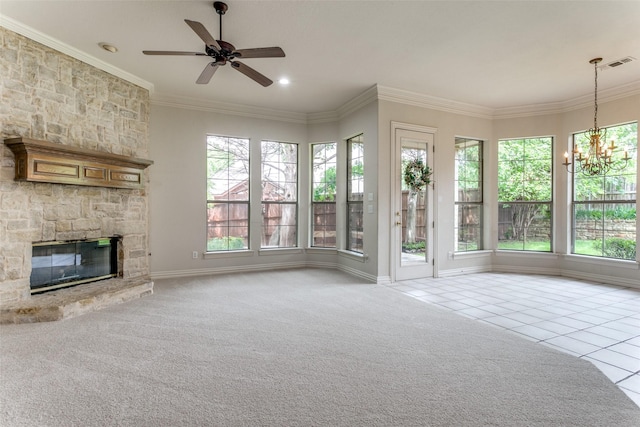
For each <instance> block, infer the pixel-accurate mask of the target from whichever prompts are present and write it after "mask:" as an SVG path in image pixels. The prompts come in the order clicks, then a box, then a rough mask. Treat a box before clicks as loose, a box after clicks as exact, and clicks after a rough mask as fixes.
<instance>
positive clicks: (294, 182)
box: [262, 141, 298, 248]
mask: <svg viewBox="0 0 640 427" xmlns="http://www.w3.org/2000/svg"><path fill="white" fill-rule="evenodd" d="M297 223H298V145H297V144H291V143H286V142H274V141H262V247H263V248H292V247H296V246H298V236H297V233H296V230H297Z"/></svg>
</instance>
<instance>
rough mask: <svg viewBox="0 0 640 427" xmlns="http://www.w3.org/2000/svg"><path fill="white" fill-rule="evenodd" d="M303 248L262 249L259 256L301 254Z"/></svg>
mask: <svg viewBox="0 0 640 427" xmlns="http://www.w3.org/2000/svg"><path fill="white" fill-rule="evenodd" d="M301 253H302V249H301V248H269V249H260V250H259V251H258V255H259V256H271V255H289V254H301Z"/></svg>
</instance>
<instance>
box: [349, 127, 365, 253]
mask: <svg viewBox="0 0 640 427" xmlns="http://www.w3.org/2000/svg"><path fill="white" fill-rule="evenodd" d="M363 201H364V143H363V139H362V135H358V136H354V137H353V138H350V139H348V140H347V215H348V218H347V224H348V230H347V250H349V251H353V252H359V253H363V245H362V232H363V227H362V221H363V216H364V215H363V213H364V211H363Z"/></svg>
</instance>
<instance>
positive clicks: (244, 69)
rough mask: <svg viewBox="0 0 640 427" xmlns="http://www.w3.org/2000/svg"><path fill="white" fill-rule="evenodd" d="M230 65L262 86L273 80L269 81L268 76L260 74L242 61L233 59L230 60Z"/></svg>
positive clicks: (269, 83)
mask: <svg viewBox="0 0 640 427" xmlns="http://www.w3.org/2000/svg"><path fill="white" fill-rule="evenodd" d="M230 62H231V61H230ZM231 66H232V67H233V68H235V69H236V70H238V71H240V72H241V73H242V74H244V75H245V76H247V77H249V78H250V79H252V80H254V81H256V82H257V83H259V84H261V85H262V86H264V87H267V86H269V85H271V84H272V83H273V81H271V80H270V79H269V78H267V77H266V76H264V75H262V74H260V73H259V72H257V71H256V70H254V69H253V68H251V67H249V66H248V65H245V64H243V63H242V62H238V61H233V62H231Z"/></svg>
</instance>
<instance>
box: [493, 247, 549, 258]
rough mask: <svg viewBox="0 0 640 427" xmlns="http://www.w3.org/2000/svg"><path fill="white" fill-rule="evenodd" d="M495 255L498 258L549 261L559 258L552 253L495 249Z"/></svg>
mask: <svg viewBox="0 0 640 427" xmlns="http://www.w3.org/2000/svg"><path fill="white" fill-rule="evenodd" d="M495 254H496V256H498V257H501V256H512V255H516V256H527V257H531V258H538V259H549V258H555V259H557V258H558V257H559V255H558V254H556V253H553V252H536V251H509V250H505V249H496V250H495Z"/></svg>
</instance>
